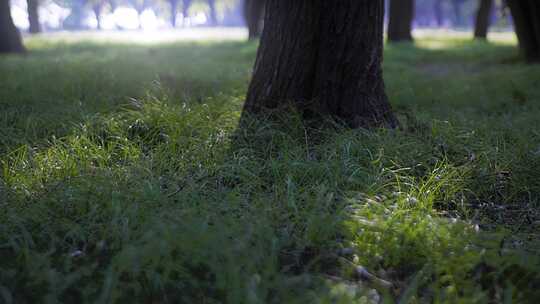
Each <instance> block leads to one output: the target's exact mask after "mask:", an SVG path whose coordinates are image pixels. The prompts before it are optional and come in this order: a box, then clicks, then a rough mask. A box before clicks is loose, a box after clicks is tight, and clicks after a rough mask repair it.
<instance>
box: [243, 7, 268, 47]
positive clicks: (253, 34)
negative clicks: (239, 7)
mask: <svg viewBox="0 0 540 304" xmlns="http://www.w3.org/2000/svg"><path fill="white" fill-rule="evenodd" d="M265 1H266V0H245V2H244V16H245V19H246V25H247V28H248V32H249V40H254V39H258V38H259V37H260V36H261V33H262V26H261V23H262V22H261V20H262V19H263V15H264V6H265Z"/></svg>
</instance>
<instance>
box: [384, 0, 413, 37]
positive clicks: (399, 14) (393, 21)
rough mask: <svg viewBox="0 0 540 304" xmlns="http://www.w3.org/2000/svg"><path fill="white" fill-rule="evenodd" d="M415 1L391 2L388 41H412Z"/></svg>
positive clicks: (400, 0)
mask: <svg viewBox="0 0 540 304" xmlns="http://www.w3.org/2000/svg"><path fill="white" fill-rule="evenodd" d="M414 11H415V0H391V1H390V13H389V17H388V41H390V42H399V41H412V40H413V37H412V23H413V20H414Z"/></svg>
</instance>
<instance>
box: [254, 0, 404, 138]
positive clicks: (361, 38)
mask: <svg viewBox="0 0 540 304" xmlns="http://www.w3.org/2000/svg"><path fill="white" fill-rule="evenodd" d="M331 3H332V4H330V3H329V2H324V3H323V1H315V2H312V1H296V2H292V1H285V0H274V1H269V2H268V3H267V12H268V13H267V14H266V18H265V30H264V33H263V37H262V39H261V45H260V47H259V51H258V54H257V59H256V62H255V68H254V74H253V79H252V81H251V84H250V87H249V90H248V94H247V99H246V104H245V107H244V111H245V112H246V113H248V114H255V113H258V112H260V111H262V110H268V109H274V110H276V109H278V110H279V109H280V108H283V107H284V106H286V105H287V104H288V103H292V104H291V105H293V107H295V108H297V109H298V110H299V111H300V112H304V113H305V114H306V115H307V116H310V115H329V116H332V117H334V118H336V119H338V120H340V121H342V122H345V123H346V124H347V125H349V126H351V127H366V126H373V125H379V126H380V125H389V126H391V127H395V126H396V125H397V122H396V120H395V118H394V116H393V114H392V112H391V108H390V105H389V103H388V100H387V98H386V94H385V92H384V81H383V78H382V70H381V62H382V48H383V20H384V2H382V1H377V2H374V1H345V2H339V3H334V2H331Z"/></svg>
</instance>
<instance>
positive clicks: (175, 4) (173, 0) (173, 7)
mask: <svg viewBox="0 0 540 304" xmlns="http://www.w3.org/2000/svg"><path fill="white" fill-rule="evenodd" d="M170 2H171V27H172V28H175V27H176V12H178V0H171V1H170Z"/></svg>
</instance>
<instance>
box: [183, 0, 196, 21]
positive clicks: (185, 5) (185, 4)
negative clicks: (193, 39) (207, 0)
mask: <svg viewBox="0 0 540 304" xmlns="http://www.w3.org/2000/svg"><path fill="white" fill-rule="evenodd" d="M191 4H193V0H182V18H184V19H183V25H184V26H187V18H188V16H189V8H190V7H191Z"/></svg>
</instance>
